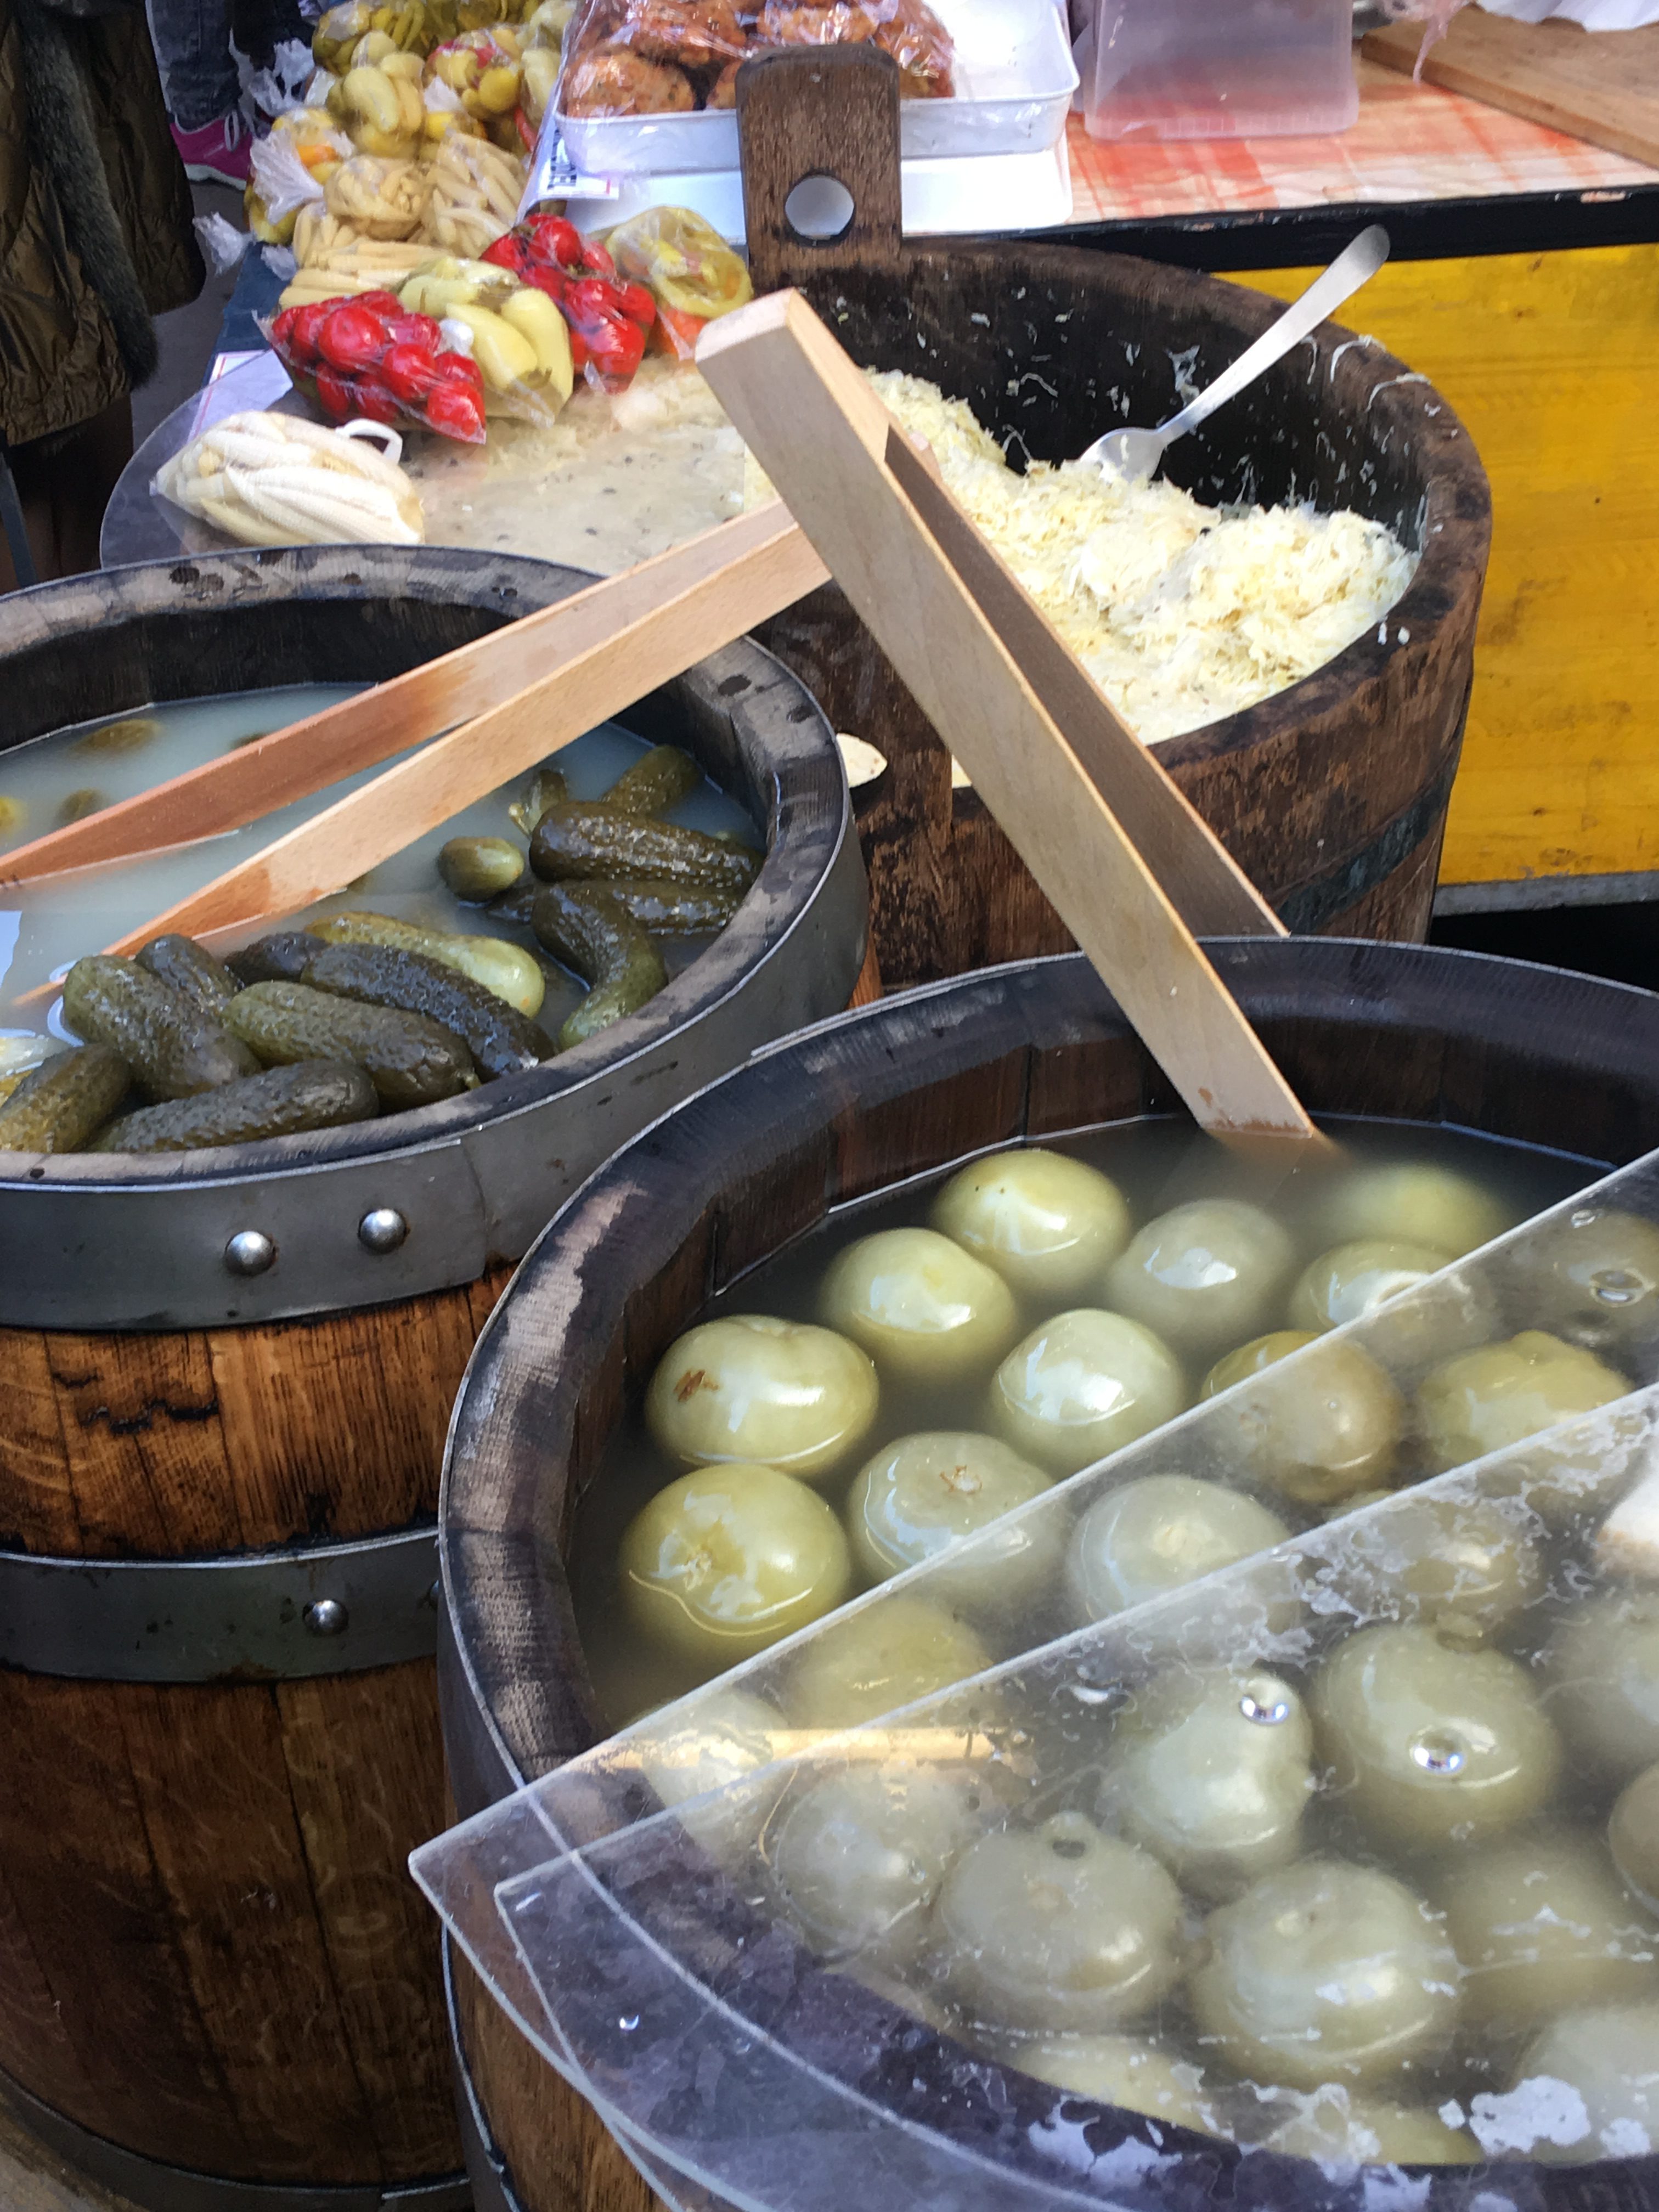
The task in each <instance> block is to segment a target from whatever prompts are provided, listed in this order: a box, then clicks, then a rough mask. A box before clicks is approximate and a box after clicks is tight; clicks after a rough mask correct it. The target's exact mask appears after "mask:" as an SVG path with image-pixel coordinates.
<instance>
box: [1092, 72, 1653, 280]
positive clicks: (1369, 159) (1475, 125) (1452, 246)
mask: <svg viewBox="0 0 1659 2212" xmlns="http://www.w3.org/2000/svg"><path fill="white" fill-rule="evenodd" d="M1355 65H1356V69H1357V70H1358V77H1359V119H1358V122H1357V123H1356V124H1355V125H1354V126H1353V128H1352V130H1351V131H1342V132H1340V133H1337V134H1336V135H1334V136H1333V137H1324V138H1231V139H1227V138H1223V139H1208V140H1200V139H1166V140H1160V141H1149V142H1145V143H1142V142H1139V141H1136V142H1124V141H1119V142H1112V141H1107V140H1099V139H1092V138H1090V137H1088V136H1087V134H1086V133H1085V131H1084V128H1083V125H1082V122H1081V120H1080V118H1078V117H1076V116H1073V118H1072V122H1071V131H1070V149H1071V164H1072V191H1073V202H1074V214H1073V223H1072V225H1071V226H1070V228H1069V229H1068V231H1067V233H1066V235H1070V236H1073V237H1076V238H1079V239H1080V240H1086V241H1087V242H1088V243H1090V244H1093V245H1110V246H1115V247H1121V250H1122V251H1124V252H1144V253H1150V254H1152V255H1153V256H1154V257H1155V258H1158V259H1160V260H1165V261H1177V262H1182V263H1185V264H1188V265H1190V266H1194V267H1202V268H1205V269H1210V270H1230V269H1251V268H1273V267H1284V268H1289V267H1307V266H1311V265H1312V264H1315V263H1318V262H1324V261H1328V260H1329V259H1330V258H1332V256H1333V255H1334V253H1335V252H1337V251H1338V250H1339V248H1340V246H1342V245H1343V244H1344V243H1346V240H1348V239H1349V238H1351V237H1352V235H1353V234H1354V232H1355V230H1356V229H1357V228H1362V227H1363V226H1364V223H1366V222H1386V223H1387V224H1388V226H1389V232H1390V234H1391V235H1392V237H1393V240H1394V247H1395V258H1397V259H1405V260H1413V259H1418V258H1439V257H1441V256H1443V255H1454V254H1465V253H1491V252H1502V253H1514V252H1541V251H1544V250H1547V249H1548V248H1550V247H1552V246H1629V245H1637V244H1648V243H1650V242H1652V241H1654V240H1659V170H1655V169H1651V168H1649V167H1646V166H1645V165H1644V163H1642V162H1640V161H1630V160H1628V159H1626V157H1625V156H1624V155H1619V154H1612V153H1607V152H1605V151H1604V150H1603V149H1601V148H1600V147H1597V146H1590V145H1587V144H1585V143H1583V141H1582V140H1581V139H1577V138H1572V137H1566V136H1565V135H1564V134H1563V133H1562V132H1560V131H1551V130H1547V129H1545V128H1544V127H1543V126H1542V125H1539V124H1536V123H1532V122H1528V121H1527V120H1526V119H1525V118H1522V117H1521V116H1518V115H1510V114H1506V113H1504V112H1503V111H1501V110H1500V109H1498V108H1495V107H1489V106H1486V105H1485V103H1484V102H1482V101H1480V100H1469V99H1467V98H1464V97H1463V96H1462V95H1461V94H1456V93H1451V92H1445V91H1442V90H1440V89H1439V88H1437V87H1436V86H1433V85H1430V84H1417V83H1414V82H1413V81H1412V79H1411V78H1410V77H1409V76H1401V74H1400V73H1399V72H1398V71H1396V70H1389V69H1383V68H1381V67H1379V66H1378V64H1376V63H1375V62H1371V61H1367V60H1365V59H1364V58H1363V57H1358V58H1356V64H1355Z"/></svg>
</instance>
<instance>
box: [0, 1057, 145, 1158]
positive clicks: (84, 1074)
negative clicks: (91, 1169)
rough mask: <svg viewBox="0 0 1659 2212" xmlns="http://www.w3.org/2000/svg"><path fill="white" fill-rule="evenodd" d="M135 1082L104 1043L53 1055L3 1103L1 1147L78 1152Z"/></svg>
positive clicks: (10, 1149) (0, 1124) (122, 1061)
mask: <svg viewBox="0 0 1659 2212" xmlns="http://www.w3.org/2000/svg"><path fill="white" fill-rule="evenodd" d="M131 1081H132V1076H131V1070H130V1069H129V1068H128V1066H127V1064H126V1062H125V1060H123V1059H122V1057H121V1055H120V1054H119V1053H118V1052H112V1050H111V1049H110V1048H109V1046H108V1045H106V1044H89V1045H87V1046H85V1047H83V1048H82V1050H81V1051H79V1052H60V1053H56V1054H53V1056H52V1059H50V1060H47V1061H46V1065H45V1066H43V1067H37V1068H34V1069H33V1070H32V1071H31V1073H29V1074H27V1075H26V1076H25V1077H24V1078H23V1079H22V1081H21V1083H20V1084H19V1085H18V1086H17V1088H16V1090H15V1091H13V1092H12V1094H11V1096H10V1097H9V1098H8V1099H6V1100H4V1101H3V1102H0V1152H79V1151H80V1150H81V1148H82V1146H83V1145H84V1144H85V1143H86V1141H87V1139H88V1137H90V1136H91V1135H92V1133H93V1132H94V1130H95V1129H97V1128H98V1127H100V1124H102V1123H103V1122H105V1121H108V1119H109V1117H110V1115H112V1113H113V1112H114V1111H115V1109H116V1108H117V1107H118V1105H119V1104H120V1103H121V1101H122V1100H123V1099H124V1098H125V1097H126V1095H127V1091H128V1088H129V1086H130V1085H131Z"/></svg>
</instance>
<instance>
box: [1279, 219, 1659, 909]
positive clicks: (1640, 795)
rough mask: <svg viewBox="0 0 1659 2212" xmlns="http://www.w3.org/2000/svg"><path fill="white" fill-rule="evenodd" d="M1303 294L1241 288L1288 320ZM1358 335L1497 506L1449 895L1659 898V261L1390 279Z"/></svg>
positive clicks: (1400, 274)
mask: <svg viewBox="0 0 1659 2212" xmlns="http://www.w3.org/2000/svg"><path fill="white" fill-rule="evenodd" d="M1308 276H1309V272H1308V271H1307V270H1271V271H1263V272H1261V273H1258V274H1254V275H1242V276H1239V277H1238V278H1237V282H1239V283H1245V284H1251V285H1255V286H1256V287H1258V288H1259V289H1261V290H1264V291H1267V292H1270V293H1272V294H1273V295H1274V296H1275V297H1277V298H1280V299H1288V298H1290V297H1292V296H1293V295H1295V294H1296V293H1297V291H1299V290H1300V289H1302V287H1303V285H1304V283H1306V282H1307V281H1308ZM1354 316H1355V325H1356V327H1358V328H1359V329H1362V330H1364V331H1370V332H1371V333H1373V334H1374V335H1375V336H1376V339H1377V340H1378V342H1379V343H1381V344H1382V345H1383V346H1384V347H1386V348H1387V349H1388V350H1389V352H1390V353H1395V354H1398V355H1399V356H1401V358H1402V359H1403V360H1406V361H1408V362H1411V364H1412V366H1413V368H1415V369H1418V370H1420V371H1421V372H1422V374H1424V375H1425V376H1426V377H1428V378H1429V379H1430V380H1431V382H1432V383H1433V384H1434V385H1435V386H1437V389H1438V390H1440V391H1441V392H1443V393H1444V394H1445V396H1446V398H1447V399H1448V400H1449V402H1450V404H1452V405H1453V406H1454V407H1455V409H1456V410H1457V411H1458V413H1459V415H1460V416H1462V420H1463V421H1464V422H1465V423H1466V424H1467V425H1468V429H1469V433H1470V435H1471V436H1472V437H1473V438H1474V442H1475V445H1476V447H1478V448H1479V450H1480V458H1481V459H1482V461H1483V462H1484V463H1485V464H1486V474H1487V477H1488V478H1489V480H1490V482H1491V485H1492V559H1491V562H1490V565H1489V567H1488V568H1487V572H1486V597H1485V600H1484V602H1483V605H1482V609H1481V616H1480V627H1479V629H1478V631H1477V633H1476V639H1475V659H1474V670H1475V678H1474V696H1473V698H1472V700H1471V702H1470V707H1469V719H1468V728H1467V730H1466V732H1465V734H1464V739H1463V758H1462V767H1461V768H1460V769H1459V772H1458V776H1457V781H1456V783H1455V785H1454V787H1453V790H1452V802H1451V813H1450V817H1449V821H1448V823H1447V829H1446V844H1445V851H1444V854H1443V860H1442V862H1441V871H1440V880H1441V883H1442V884H1443V885H1452V886H1475V887H1479V886H1486V885H1496V886H1517V887H1529V891H1528V890H1525V889H1523V890H1520V892H1519V895H1520V896H1528V895H1530V896H1539V895H1540V894H1542V895H1543V896H1552V895H1554V896H1562V897H1564V898H1571V897H1572V896H1593V895H1594V894H1595V891H1596V890H1598V889H1599V888H1600V885H1599V880H1598V879H1600V878H1606V877H1609V876H1615V877H1622V878H1630V877H1635V878H1653V877H1654V876H1655V872H1656V871H1659V693H1656V690H1655V687H1654V684H1653V670H1654V667H1655V665H1656V657H1659V246H1601V247H1594V248H1589V249H1588V250H1584V251H1581V252H1555V253H1533V254H1492V255H1485V256H1481V257H1480V258H1468V259H1458V260H1452V261H1409V262H1399V261H1396V262H1392V263H1390V264H1389V266H1388V267H1387V268H1386V269H1384V270H1383V272H1382V274H1381V275H1380V276H1377V277H1376V278H1375V279H1374V280H1373V282H1372V283H1371V284H1370V286H1369V287H1368V288H1367V289H1366V291H1365V293H1364V295H1363V297H1362V298H1361V300H1360V301H1358V302H1356V306H1355V310H1354ZM1563 878H1565V879H1566V880H1565V881H1562V880H1561V879H1563ZM1636 887H1637V886H1636V885H1634V884H1630V885H1626V891H1627V892H1628V891H1629V890H1633V889H1635V888H1636ZM1490 896H1493V897H1494V898H1497V897H1500V896H1504V893H1503V892H1501V891H1500V892H1496V893H1493V894H1491V895H1490Z"/></svg>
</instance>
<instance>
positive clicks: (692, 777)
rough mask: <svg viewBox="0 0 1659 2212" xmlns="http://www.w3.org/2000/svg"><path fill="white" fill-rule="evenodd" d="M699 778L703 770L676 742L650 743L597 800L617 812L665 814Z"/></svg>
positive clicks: (685, 795)
mask: <svg viewBox="0 0 1659 2212" xmlns="http://www.w3.org/2000/svg"><path fill="white" fill-rule="evenodd" d="M701 782H702V769H700V768H699V767H698V766H697V763H696V761H694V760H693V759H692V757H691V756H690V753H687V752H682V751H681V750H680V748H679V747H678V745H653V746H652V748H651V750H650V751H649V752H648V753H642V754H641V756H640V757H639V759H638V760H636V761H635V763H634V765H633V767H632V768H629V769H623V772H622V774H621V775H619V776H618V777H617V781H615V782H614V783H613V784H612V785H611V788H610V790H609V791H607V792H606V793H605V797H604V798H603V799H601V800H600V802H599V804H600V805H602V806H608V807H610V808H611V811H613V812H614V813H617V814H665V813H666V812H667V811H668V809H669V808H670V807H671V806H672V805H674V804H675V802H676V801H677V800H678V799H687V798H689V797H690V794H691V793H693V792H694V791H695V790H696V787H697V786H698V785H699V784H700V783H701Z"/></svg>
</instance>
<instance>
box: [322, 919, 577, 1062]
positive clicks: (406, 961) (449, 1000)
mask: <svg viewBox="0 0 1659 2212" xmlns="http://www.w3.org/2000/svg"><path fill="white" fill-rule="evenodd" d="M304 980H305V981H307V983H309V984H310V985H312V987H313V988H314V989H316V990H319V991H332V992H333V993H334V994H336V996H337V997H339V998H342V999H356V1000H361V1001H362V1003H363V1004H365V1005H367V1006H395V1007H397V1008H398V1009H399V1010H400V1011H401V1012H404V1013H407V1014H425V1015H427V1016H428V1018H430V1019H431V1020H433V1021H435V1022H437V1023H439V1024H441V1026H442V1027H443V1028H445V1029H447V1030H453V1032H454V1034H455V1035H456V1036H458V1037H460V1038H462V1039H463V1040H464V1041H465V1045H466V1048H467V1050H468V1051H469V1052H470V1053H471V1054H472V1057H473V1059H474V1060H476V1061H477V1064H478V1073H480V1074H481V1075H482V1076H483V1077H484V1078H485V1079H486V1080H488V1079H490V1078H492V1077H495V1076H500V1075H516V1074H518V1073H520V1070H521V1069H524V1068H526V1067H534V1066H536V1064H537V1062H538V1060H551V1059H552V1057H553V1051H554V1046H553V1040H552V1038H551V1037H550V1036H548V1034H547V1032H546V1030H543V1029H538V1027H537V1026H536V1024H535V1023H534V1022H530V1021H526V1019H525V1018H524V1016H523V1015H522V1014H519V1013H515V1012H513V1008H512V1007H511V1006H507V1004H506V1003H505V1002H504V1001H503V1000H501V999H498V998H497V997H496V996H495V993H494V992H493V991H487V990H485V988H484V987H483V984H482V983H475V982H474V981H473V980H472V978H471V976H470V975H462V974H461V973H460V971H459V969H454V968H446V967H445V966H444V965H443V963H442V962H441V961H439V960H428V959H427V958H426V957H424V956H423V955H422V954H421V953H419V952H393V951H391V950H390V949H389V948H388V947H386V946H385V945H325V946H324V947H323V949H322V950H321V951H320V952H319V954H318V955H317V957H316V958H315V959H314V960H313V961H312V963H310V965H309V966H308V967H307V969H306V972H305V979H304Z"/></svg>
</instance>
